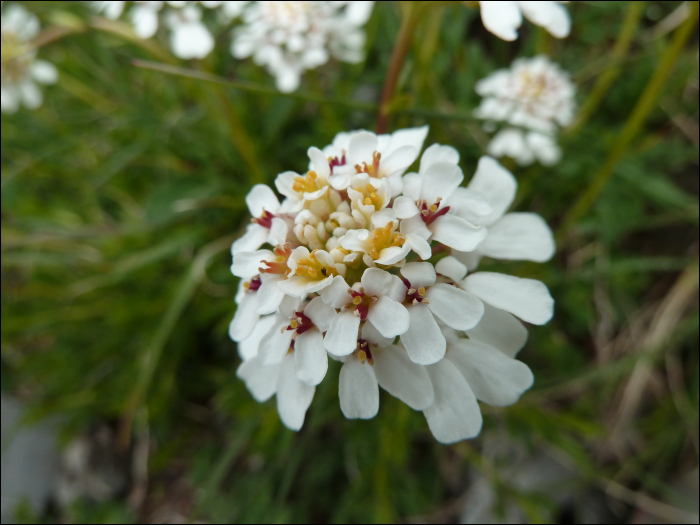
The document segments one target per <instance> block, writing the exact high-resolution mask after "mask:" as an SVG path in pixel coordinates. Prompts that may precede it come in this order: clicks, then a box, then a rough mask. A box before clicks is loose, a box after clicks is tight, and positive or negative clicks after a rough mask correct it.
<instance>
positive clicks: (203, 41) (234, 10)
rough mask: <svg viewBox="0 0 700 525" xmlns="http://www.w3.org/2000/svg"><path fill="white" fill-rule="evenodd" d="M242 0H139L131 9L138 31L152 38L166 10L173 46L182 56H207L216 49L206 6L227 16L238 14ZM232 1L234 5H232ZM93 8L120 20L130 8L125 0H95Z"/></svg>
mask: <svg viewBox="0 0 700 525" xmlns="http://www.w3.org/2000/svg"><path fill="white" fill-rule="evenodd" d="M239 3H240V2H186V1H175V0H172V1H169V2H162V1H138V2H131V4H133V5H132V6H131V7H130V8H129V9H128V16H129V19H130V21H131V24H132V26H133V28H134V32H135V33H136V35H137V36H139V37H140V38H144V39H145V38H151V37H152V36H154V35H155V34H156V32H157V31H158V27H159V25H160V23H159V16H160V14H161V12H162V11H165V14H164V20H165V25H166V26H167V27H168V29H170V49H171V50H172V52H173V54H174V55H175V56H176V57H178V58H182V59H185V60H187V59H191V58H204V57H206V56H207V55H208V54H209V53H210V52H211V51H212V49H214V37H213V36H212V34H211V32H210V31H209V29H207V26H206V25H205V24H204V22H203V21H202V10H201V9H200V7H199V6H198V5H197V4H200V5H201V6H202V7H205V8H207V9H220V12H221V13H222V15H223V19H224V20H230V19H232V18H233V17H234V16H237V15H238V12H239V11H240V9H239V8H238V6H237V4H239ZM229 4H230V5H229ZM92 6H93V9H94V10H95V11H97V12H98V13H103V14H104V15H105V16H106V17H107V18H109V19H111V20H116V19H117V18H119V17H121V16H122V14H123V13H124V11H125V10H126V9H127V2H124V1H109V0H103V1H96V2H92Z"/></svg>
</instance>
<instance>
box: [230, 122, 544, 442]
mask: <svg viewBox="0 0 700 525" xmlns="http://www.w3.org/2000/svg"><path fill="white" fill-rule="evenodd" d="M427 132H428V129H427V127H423V128H413V129H404V130H400V131H397V132H395V133H393V134H391V135H375V134H373V133H369V132H367V131H355V132H350V133H340V134H339V135H338V136H336V137H335V139H334V140H333V143H332V144H331V145H329V146H326V147H325V148H324V149H323V150H320V149H318V148H314V147H312V148H309V150H308V156H309V160H310V163H309V169H308V170H307V171H306V172H305V173H295V172H292V171H288V172H284V173H281V174H280V175H278V177H277V180H276V181H275V186H276V187H277V191H278V192H279V194H281V195H282V196H283V200H282V202H280V201H279V200H278V197H277V195H276V194H275V192H274V191H273V190H272V189H271V188H269V187H267V186H265V185H256V186H255V187H253V189H252V190H251V191H250V193H249V194H248V196H247V198H246V201H247V204H248V207H249V209H250V212H251V215H252V216H253V219H252V221H251V223H250V225H249V226H248V228H247V231H246V233H245V235H243V236H242V237H241V238H240V239H238V240H237V241H236V242H235V243H234V244H233V246H232V253H233V265H232V268H231V269H232V272H233V274H234V275H236V276H238V277H240V278H241V282H240V287H239V291H238V294H237V296H236V302H237V304H238V309H237V311H236V315H235V317H234V319H233V321H232V322H231V326H230V335H231V338H232V339H233V340H234V341H237V342H238V349H239V352H240V355H241V358H242V359H243V363H242V364H241V365H240V367H239V369H238V372H237V375H238V377H240V378H241V379H242V380H243V381H245V384H246V386H247V387H248V389H249V390H250V392H251V394H252V395H253V396H254V397H255V399H257V400H258V401H261V402H262V401H265V400H267V399H269V398H270V397H272V396H273V395H276V396H277V408H278V411H279V414H280V417H281V418H282V421H283V422H284V424H285V425H286V426H287V427H289V428H291V429H293V430H298V429H300V428H301V426H302V424H303V422H304V417H305V414H306V411H307V409H308V407H309V405H310V403H311V400H312V398H313V396H314V391H315V387H316V385H318V384H319V383H320V382H321V381H323V379H324V377H325V375H326V372H327V370H328V358H329V357H330V358H331V359H335V360H337V361H341V362H342V363H343V365H342V368H341V371H340V378H339V381H340V388H339V396H340V408H341V410H342V412H343V414H344V415H345V416H346V417H347V418H362V419H368V418H372V417H374V416H375V415H376V414H377V411H378V409H379V387H380V386H381V387H382V388H383V389H384V390H386V391H387V392H389V393H390V394H392V395H394V396H395V397H397V398H399V399H401V400H402V401H404V402H405V403H406V404H407V405H409V406H410V407H411V408H413V409H415V410H421V411H423V413H424V414H425V417H426V419H427V421H428V425H429V427H430V429H431V431H432V432H433V434H434V435H435V437H436V438H437V439H438V440H439V441H441V442H443V443H451V442H455V441H459V440H462V439H466V438H470V437H474V436H476V435H477V434H478V433H479V431H480V429H481V423H482V419H481V412H480V409H479V405H478V404H477V400H480V401H483V402H485V403H489V404H492V405H497V406H503V405H509V404H512V403H514V402H515V401H517V399H518V398H519V396H520V395H521V394H522V393H523V392H524V391H525V390H527V389H528V388H529V387H530V386H531V385H532V381H533V377H532V373H531V372H530V369H529V368H528V367H527V366H526V365H525V364H524V363H522V362H520V361H517V360H516V359H515V355H516V354H517V352H518V351H519V350H520V349H521V348H522V347H523V345H524V344H525V341H526V339H527V330H526V329H525V327H524V325H523V324H522V322H521V320H522V321H526V322H528V323H533V324H544V323H546V322H547V321H548V320H549V319H550V318H551V317H552V310H553V300H552V297H551V296H550V294H549V291H548V290H547V288H546V286H545V285H544V284H543V283H541V282H539V281H535V280H532V279H521V278H518V277H514V276H511V275H505V274H501V273H492V272H473V273H471V272H468V268H471V269H473V268H475V267H476V265H477V264H478V262H479V259H480V258H481V257H484V256H488V257H496V258H501V259H526V260H533V261H545V260H547V259H549V258H550V257H552V255H553V253H554V241H553V238H552V233H551V230H550V229H549V227H548V226H547V224H546V223H545V222H544V220H543V219H542V218H541V217H539V216H538V215H536V214H533V213H506V211H507V209H508V208H509V206H510V204H511V203H512V201H513V198H514V196H515V189H516V183H515V180H514V178H513V176H512V175H511V174H510V173H509V172H508V171H507V170H505V169H504V168H503V167H502V166H501V165H500V164H498V162H496V161H495V160H494V159H492V158H491V157H482V158H481V160H480V161H479V163H478V166H477V168H476V173H475V175H474V177H473V178H472V180H471V182H470V183H469V185H468V186H466V187H463V186H462V182H463V180H464V175H463V174H462V170H461V169H460V167H459V164H458V163H459V154H458V153H457V151H456V150H455V149H454V148H452V147H450V146H442V145H439V144H434V145H432V146H430V147H429V148H427V149H426V150H425V151H424V152H423V155H422V156H420V152H421V149H422V147H423V142H424V140H425V137H426V135H427ZM419 156H420V162H419V168H418V171H417V172H411V173H406V171H407V170H408V168H409V167H410V166H411V165H412V164H413V163H414V162H415V161H416V160H417V159H418V158H419Z"/></svg>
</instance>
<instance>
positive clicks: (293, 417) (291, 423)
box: [277, 355, 316, 430]
mask: <svg viewBox="0 0 700 525" xmlns="http://www.w3.org/2000/svg"><path fill="white" fill-rule="evenodd" d="M280 369H281V370H280V375H279V380H278V382H277V412H279V414H280V419H281V420H282V423H284V426H286V427H287V428H288V429H290V430H299V429H300V428H301V427H302V425H303V424H304V417H305V416H306V411H307V410H308V409H309V405H310V404H311V401H312V400H313V398H314V392H315V391H316V388H315V387H313V386H309V385H307V384H306V383H304V382H303V381H300V380H299V379H297V377H296V373H295V369H294V358H293V357H292V356H291V355H290V356H287V357H286V358H285V359H284V361H283V362H282V364H281V365H280Z"/></svg>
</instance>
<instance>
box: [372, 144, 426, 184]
mask: <svg viewBox="0 0 700 525" xmlns="http://www.w3.org/2000/svg"><path fill="white" fill-rule="evenodd" d="M419 153H420V151H418V150H417V149H416V148H413V147H411V146H402V147H400V148H399V149H397V150H396V151H394V152H392V153H391V154H389V155H386V157H382V159H381V163H380V165H379V173H380V174H381V176H382V177H389V176H391V175H396V174H398V175H403V173H404V172H405V171H406V170H407V169H408V167H409V166H410V165H411V164H413V161H415V160H416V158H418V154H419Z"/></svg>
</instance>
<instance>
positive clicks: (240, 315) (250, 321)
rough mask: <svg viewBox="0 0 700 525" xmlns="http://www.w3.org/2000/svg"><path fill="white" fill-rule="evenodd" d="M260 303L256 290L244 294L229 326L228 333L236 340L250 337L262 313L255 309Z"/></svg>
mask: <svg viewBox="0 0 700 525" xmlns="http://www.w3.org/2000/svg"><path fill="white" fill-rule="evenodd" d="M257 305H258V296H257V294H256V293H255V292H248V293H246V294H245V295H243V298H242V299H241V302H240V304H239V305H238V308H236V313H235V314H234V316H233V321H231V324H230V325H229V327H228V335H229V337H231V339H233V340H234V341H236V342H240V341H243V340H245V339H247V338H248V337H250V334H252V333H253V329H254V328H255V323H257V321H258V319H259V318H260V314H258V313H256V312H255V310H256V308H257Z"/></svg>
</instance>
